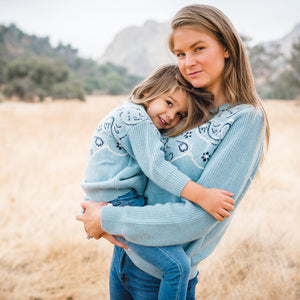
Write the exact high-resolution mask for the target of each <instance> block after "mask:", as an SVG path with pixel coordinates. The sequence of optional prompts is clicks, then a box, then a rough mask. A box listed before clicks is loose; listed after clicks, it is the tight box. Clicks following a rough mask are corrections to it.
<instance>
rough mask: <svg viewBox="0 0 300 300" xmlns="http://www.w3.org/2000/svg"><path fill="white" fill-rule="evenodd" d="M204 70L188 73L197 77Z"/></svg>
mask: <svg viewBox="0 0 300 300" xmlns="http://www.w3.org/2000/svg"><path fill="white" fill-rule="evenodd" d="M201 72H202V71H196V72H192V73H188V75H189V76H190V77H195V76H197V75H198V74H200V73H201Z"/></svg>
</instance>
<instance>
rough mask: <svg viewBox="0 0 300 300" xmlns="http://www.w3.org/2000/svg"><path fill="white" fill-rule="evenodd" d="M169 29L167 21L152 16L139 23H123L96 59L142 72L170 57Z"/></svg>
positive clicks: (136, 72) (165, 61)
mask: <svg viewBox="0 0 300 300" xmlns="http://www.w3.org/2000/svg"><path fill="white" fill-rule="evenodd" d="M169 31H170V28H169V23H158V22H156V21H153V20H150V21H146V22H145V24H144V25H143V26H131V27H127V28H125V29H123V30H121V31H120V32H119V33H118V34H117V35H116V36H115V37H114V39H113V40H112V42H111V43H110V44H109V45H108V46H107V48H106V50H105V52H104V54H103V56H102V57H101V58H100V60H99V62H100V63H105V62H112V63H114V64H117V65H120V66H123V67H125V68H127V69H128V70H129V72H130V73H131V74H136V75H139V76H146V75H148V74H149V73H150V72H151V71H152V70H153V69H154V68H155V67H157V66H159V65H162V64H164V63H168V62H172V61H174V60H173V59H172V57H171V55H170V54H169V52H168V45H167V37H168V34H169ZM120 49H122V51H120Z"/></svg>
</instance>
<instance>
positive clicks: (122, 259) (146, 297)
mask: <svg viewBox="0 0 300 300" xmlns="http://www.w3.org/2000/svg"><path fill="white" fill-rule="evenodd" d="M160 282H161V281H160V280H159V279H157V278H155V277H153V276H151V275H149V274H147V273H145V272H143V271H142V270H140V269H139V268H138V267H136V266H135V265H134V264H133V262H132V261H131V260H130V258H129V257H128V255H126V253H125V251H124V249H122V248H119V247H116V246H115V249H114V254H113V259H112V263H111V269H110V299H111V300H121V299H122V300H123V299H124V300H140V299H143V300H156V299H158V293H159V289H160ZM197 282H198V281H197V277H195V278H193V279H191V280H190V281H189V283H188V289H187V296H186V300H195V289H196V284H197ZM165 299H172V298H170V297H166V298H165Z"/></svg>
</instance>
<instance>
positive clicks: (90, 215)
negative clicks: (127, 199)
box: [76, 201, 128, 249]
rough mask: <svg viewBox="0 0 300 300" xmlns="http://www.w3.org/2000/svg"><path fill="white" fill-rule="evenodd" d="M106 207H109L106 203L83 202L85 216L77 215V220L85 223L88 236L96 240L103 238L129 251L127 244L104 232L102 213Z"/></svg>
mask: <svg viewBox="0 0 300 300" xmlns="http://www.w3.org/2000/svg"><path fill="white" fill-rule="evenodd" d="M105 205H107V203H106V202H94V201H83V202H82V203H81V207H82V209H83V211H84V212H83V214H80V215H77V216H76V219H77V220H78V221H81V222H83V225H84V229H85V231H86V233H87V234H88V236H90V237H93V238H95V239H96V240H98V239H100V238H101V237H103V238H105V239H106V240H108V241H109V242H110V243H112V244H114V245H116V246H119V247H121V248H124V249H128V247H127V246H126V245H125V244H123V243H121V242H120V241H118V240H117V239H116V238H115V237H114V236H113V235H111V234H109V233H107V232H104V231H103V230H102V227H101V212H102V208H103V206H105Z"/></svg>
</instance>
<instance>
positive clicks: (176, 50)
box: [174, 40, 204, 52]
mask: <svg viewBox="0 0 300 300" xmlns="http://www.w3.org/2000/svg"><path fill="white" fill-rule="evenodd" d="M200 43H204V41H201V40H200V41H197V42H195V43H193V44H192V45H190V47H189V48H190V49H191V48H194V47H195V46H197V45H198V44H200ZM181 51H182V50H181V49H174V52H181Z"/></svg>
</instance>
